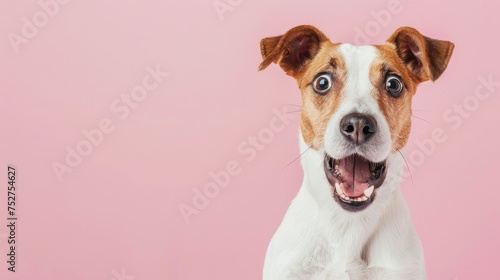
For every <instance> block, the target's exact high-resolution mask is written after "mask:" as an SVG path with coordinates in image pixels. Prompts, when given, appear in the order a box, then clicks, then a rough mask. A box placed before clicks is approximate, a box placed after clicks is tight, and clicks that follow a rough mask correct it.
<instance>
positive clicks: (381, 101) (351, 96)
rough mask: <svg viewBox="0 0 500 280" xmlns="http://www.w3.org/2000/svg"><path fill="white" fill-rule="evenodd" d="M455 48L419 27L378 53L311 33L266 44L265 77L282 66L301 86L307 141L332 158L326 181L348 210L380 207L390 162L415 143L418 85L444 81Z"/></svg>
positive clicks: (293, 33)
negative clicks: (413, 129) (413, 114)
mask: <svg viewBox="0 0 500 280" xmlns="http://www.w3.org/2000/svg"><path fill="white" fill-rule="evenodd" d="M453 47H454V45H453V44H452V43H451V42H448V41H441V40H436V39H431V38H428V37H425V36H423V35H422V34H420V33H419V32H418V31H417V30H415V29H413V28H411V27H402V28H399V29H398V30H396V31H395V32H394V34H392V36H391V37H390V38H389V39H388V40H387V42H386V43H385V44H384V45H374V46H353V45H350V44H342V43H333V42H331V41H330V40H329V39H328V38H327V37H326V36H325V35H324V34H323V33H322V32H321V31H319V30H318V29H317V28H315V27H313V26H309V25H304V26H297V27H295V28H292V29H291V30H289V31H288V32H287V33H286V34H284V35H282V36H277V37H270V38H265V39H262V41H261V43H260V48H261V54H262V58H263V61H262V63H261V64H260V67H259V69H260V70H263V69H265V68H266V67H267V66H269V65H270V64H271V63H276V64H278V65H279V66H280V67H281V68H282V69H283V70H284V71H285V73H286V74H288V75H290V76H292V77H294V78H295V79H296V80H297V83H298V86H299V88H300V91H301V93H302V112H301V123H300V126H301V134H302V136H303V140H304V142H305V143H306V144H307V145H308V146H309V147H311V148H312V149H314V150H317V151H322V152H324V154H325V157H324V164H323V165H324V170H325V173H326V177H327V178H328V181H329V183H330V184H331V185H332V189H333V190H334V191H333V193H334V198H335V200H336V201H337V202H339V204H340V205H341V206H342V207H343V208H344V209H346V210H350V211H358V210H361V209H364V208H365V207H366V206H368V205H369V204H370V203H371V202H372V201H373V199H374V197H375V193H376V189H377V188H379V187H380V186H381V185H382V183H383V182H384V180H385V178H386V173H387V168H386V160H387V158H388V157H389V156H390V155H391V154H393V153H396V152H398V151H399V150H400V149H401V148H403V147H404V146H405V144H406V142H407V141H408V136H409V134H410V127H411V101H412V98H413V95H414V94H415V91H416V88H417V85H418V84H419V83H421V82H424V81H427V80H432V81H434V80H436V79H437V78H439V76H440V75H441V74H442V73H443V71H444V70H445V69H446V66H447V64H448V61H449V59H450V57H451V54H452V52H453Z"/></svg>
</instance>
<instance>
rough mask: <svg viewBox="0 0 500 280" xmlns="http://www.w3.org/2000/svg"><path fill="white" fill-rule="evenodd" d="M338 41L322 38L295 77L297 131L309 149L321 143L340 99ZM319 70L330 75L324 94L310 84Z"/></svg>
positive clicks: (341, 80)
mask: <svg viewBox="0 0 500 280" xmlns="http://www.w3.org/2000/svg"><path fill="white" fill-rule="evenodd" d="M338 45H339V44H333V43H331V42H324V43H323V44H322V46H321V51H320V52H319V53H318V54H317V56H316V57H315V58H314V60H313V61H312V62H311V64H310V65H309V67H308V69H307V70H306V71H305V72H304V74H303V75H302V76H301V77H300V78H299V79H297V83H298V85H299V88H300V90H301V93H302V112H301V124H300V126H301V132H302V135H303V137H304V142H306V144H307V145H309V146H310V147H312V148H313V149H318V148H320V147H322V146H323V138H324V135H325V129H326V126H327V124H328V121H329V120H330V117H331V116H332V114H333V113H334V112H335V111H336V109H337V107H338V106H339V104H340V102H341V100H342V94H341V93H342V90H343V88H344V81H345V76H346V75H347V73H346V69H345V64H344V61H343V60H342V57H341V55H340V53H339V52H338ZM320 73H330V74H331V76H332V81H333V82H332V88H331V90H330V92H328V93H327V94H326V95H319V94H317V93H316V92H314V90H313V88H312V86H311V84H312V83H313V82H314V80H315V78H317V77H318V75H319V74H320Z"/></svg>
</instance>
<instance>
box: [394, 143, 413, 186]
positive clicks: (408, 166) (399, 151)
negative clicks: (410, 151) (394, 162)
mask: <svg viewBox="0 0 500 280" xmlns="http://www.w3.org/2000/svg"><path fill="white" fill-rule="evenodd" d="M397 152H398V153H399V154H400V155H401V157H402V158H403V160H404V162H405V165H406V169H408V174H410V179H411V185H412V186H413V187H414V186H415V183H414V182H413V175H411V170H410V165H408V162H407V161H406V158H405V156H404V155H403V153H402V152H401V150H397Z"/></svg>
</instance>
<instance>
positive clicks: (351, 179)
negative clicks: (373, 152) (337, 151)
mask: <svg viewBox="0 0 500 280" xmlns="http://www.w3.org/2000/svg"><path fill="white" fill-rule="evenodd" d="M369 164H370V163H369V162H368V161H367V160H366V159H364V158H362V157H359V156H350V157H347V158H344V159H341V160H340V163H339V171H340V174H342V180H343V182H342V183H341V184H340V187H341V188H342V190H343V191H344V194H346V195H347V196H349V197H359V196H361V195H363V192H364V191H365V190H366V189H368V188H369V187H370V186H369V184H368V183H367V181H368V178H370V166H369Z"/></svg>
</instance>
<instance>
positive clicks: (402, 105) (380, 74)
mask: <svg viewBox="0 0 500 280" xmlns="http://www.w3.org/2000/svg"><path fill="white" fill-rule="evenodd" d="M375 47H376V48H377V49H378V51H379V57H378V58H377V59H376V60H375V61H374V62H373V63H372V65H371V66H370V81H371V83H372V84H373V86H374V88H375V92H374V94H375V95H376V96H375V98H376V99H377V101H378V105H379V107H380V110H381V111H382V113H383V114H384V116H385V118H386V120H387V123H388V124H389V129H390V131H391V140H392V149H393V151H397V150H400V149H402V148H403V147H404V146H405V145H406V143H407V141H408V137H409V135H410V128H411V101H412V98H413V95H414V93H415V91H416V87H417V84H418V81H417V80H416V79H415V78H414V77H413V76H412V75H410V73H409V72H408V70H407V68H406V67H405V65H404V64H403V63H402V62H401V60H400V59H399V57H398V56H397V54H396V50H395V47H394V45H392V44H386V45H383V46H375ZM388 74H396V75H397V76H399V77H401V79H402V81H403V84H404V90H403V93H402V95H401V96H399V97H392V96H391V95H390V94H389V93H388V92H387V90H386V88H385V79H386V76H387V75H388Z"/></svg>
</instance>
